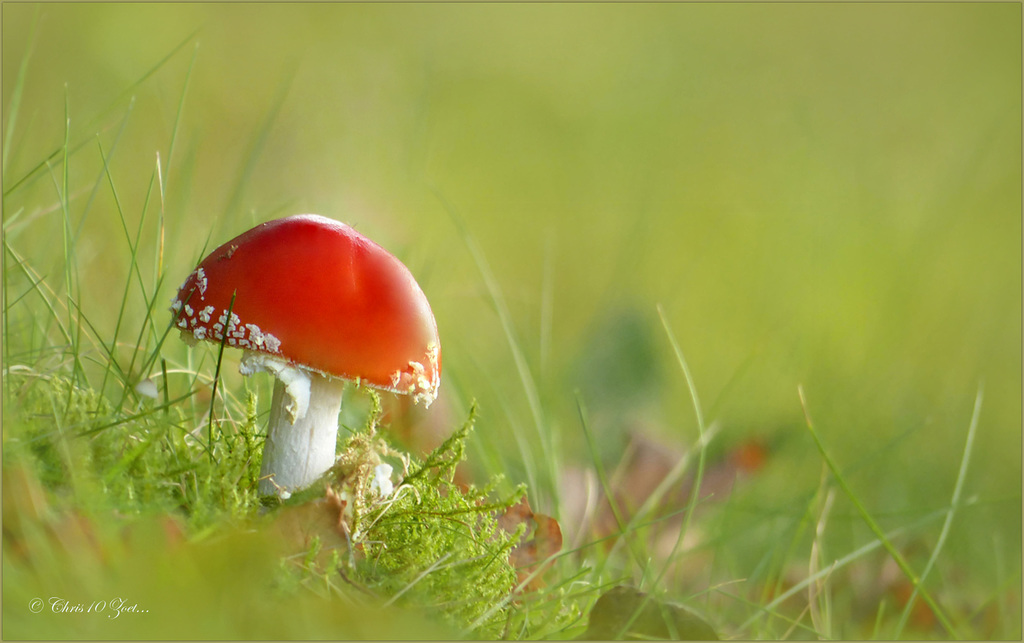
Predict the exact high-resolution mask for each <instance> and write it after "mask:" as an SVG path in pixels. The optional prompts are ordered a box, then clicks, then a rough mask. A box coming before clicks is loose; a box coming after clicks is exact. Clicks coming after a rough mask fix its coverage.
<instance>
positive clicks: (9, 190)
mask: <svg viewBox="0 0 1024 643" xmlns="http://www.w3.org/2000/svg"><path fill="white" fill-rule="evenodd" d="M198 33H199V30H198V29H197V30H196V31H193V32H192V33H190V34H189V35H188V36H187V37H186V38H185V39H184V40H182V41H181V42H180V43H178V44H177V45H176V46H175V47H174V48H173V49H172V50H171V51H170V52H169V53H168V54H167V55H166V56H164V57H163V58H161V59H160V61H159V62H157V63H156V64H155V65H153V66H152V67H151V68H150V69H149V70H148V71H146V73H144V74H143V75H142V76H140V77H139V78H138V80H136V81H135V82H134V83H132V84H131V85H129V86H128V87H127V88H125V90H124V91H123V92H121V93H120V94H119V95H118V97H117V98H115V99H114V100H113V101H111V102H110V104H109V105H108V106H107V107H105V108H103V109H102V110H100V111H99V112H98V113H97V115H96V116H95V117H93V119H92V120H91V121H89V122H88V123H86V125H85V127H84V128H83V131H86V132H90V131H92V130H93V129H94V128H95V127H96V124H97V123H98V122H99V121H100V120H101V119H102V118H103V117H104V116H106V115H107V113H109V112H110V111H111V110H112V109H114V107H116V106H117V105H119V104H121V102H122V101H123V100H124V99H125V97H127V96H130V95H131V93H132V92H134V91H135V89H136V88H137V87H138V86H139V85H141V84H142V83H144V82H145V81H146V80H147V79H149V77H150V76H152V75H153V74H155V73H156V72H157V71H158V70H159V69H160V68H161V67H163V66H164V65H165V64H166V63H167V61H169V60H170V59H171V58H172V57H174V54H176V53H177V52H178V50H180V49H181V48H182V47H184V46H185V45H186V44H187V43H188V42H189V41H190V40H192V39H193V38H195V36H196V34H198ZM90 140H92V135H91V134H90V135H89V137H88V138H86V139H84V140H83V141H81V142H80V143H77V144H76V145H75V146H74V147H73V148H72V149H71V151H70V153H71V154H72V155H73V154H74V153H75V152H77V151H78V150H80V149H82V147H84V146H85V145H86V144H87V143H88V142H89V141H90ZM66 151H67V147H66V146H65V147H59V148H57V149H55V150H54V151H53V152H51V153H50V154H48V155H47V156H46V157H45V158H44V159H43V160H42V161H40V162H39V163H38V164H36V165H35V166H34V167H33V168H31V169H30V170H29V171H28V172H26V173H25V174H24V175H23V176H22V177H21V178H20V179H18V180H17V181H15V182H14V183H12V184H11V185H10V187H7V185H6V182H5V185H4V188H5V189H4V193H3V195H4V196H5V197H6V196H8V195H10V194H11V193H12V192H14V190H16V189H18V188H19V187H20V186H21V185H22V184H23V183H25V182H26V181H29V180H30V179H34V177H36V176H37V175H39V172H41V171H42V170H44V169H46V168H47V167H50V164H51V162H53V161H54V160H56V159H57V158H60V157H61V156H62V154H61V153H62V152H66ZM64 156H65V157H66V156H67V155H66V154H65V155H64Z"/></svg>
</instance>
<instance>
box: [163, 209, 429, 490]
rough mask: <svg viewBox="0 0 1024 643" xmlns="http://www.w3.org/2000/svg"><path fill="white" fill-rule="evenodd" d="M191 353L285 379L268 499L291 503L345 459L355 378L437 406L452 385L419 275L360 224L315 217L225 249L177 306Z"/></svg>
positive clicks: (204, 265) (193, 279)
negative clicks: (216, 351)
mask: <svg viewBox="0 0 1024 643" xmlns="http://www.w3.org/2000/svg"><path fill="white" fill-rule="evenodd" d="M171 311H172V312H173V313H174V324H175V325H176V326H177V327H178V328H179V329H180V330H181V334H182V337H183V339H184V340H185V341H186V342H187V343H189V344H190V345H194V344H195V343H196V341H197V340H202V339H205V340H209V341H212V342H217V343H224V344H225V345H226V346H228V347H237V348H241V349H243V351H244V355H243V357H242V361H241V363H240V364H239V367H238V370H239V372H241V373H242V374H243V375H251V374H253V373H256V372H258V371H269V372H270V373H273V375H274V377H275V379H276V381H275V383H274V396H273V399H272V401H271V409H270V425H269V427H268V430H267V442H266V446H265V447H264V449H263V464H262V468H261V470H260V493H261V494H264V495H271V494H278V495H280V496H282V497H287V496H288V495H290V494H291V493H292V492H294V491H296V490H299V489H303V488H305V487H308V486H309V485H310V484H312V483H313V482H314V481H316V479H317V478H319V477H320V476H321V475H323V474H324V473H325V472H326V471H327V470H328V469H330V468H331V466H332V465H333V464H334V461H335V442H336V440H337V433H338V413H339V411H340V410H341V399H342V391H343V389H344V384H345V381H346V380H354V381H356V382H358V383H362V384H367V385H370V386H373V387H376V388H379V389H384V390H387V391H393V392H395V393H403V394H409V395H412V396H413V400H414V401H417V402H424V403H425V405H427V406H429V405H430V403H431V402H432V401H433V400H434V398H436V397H437V389H438V386H439V385H440V380H441V344H440V340H439V338H438V335H437V324H436V322H435V321H434V314H433V313H432V312H431V310H430V304H429V303H427V298H426V295H424V294H423V291H422V290H421V289H420V287H419V285H418V284H417V283H416V280H415V279H414V278H413V276H412V274H411V273H410V272H409V269H408V268H406V267H405V265H403V264H402V262H401V261H399V260H398V259H396V258H395V257H393V256H392V255H391V254H389V253H388V252H387V251H386V250H384V249H383V248H382V247H380V246H378V245H377V244H375V243H374V242H372V241H370V240H369V239H367V238H366V237H364V236H362V235H361V234H359V233H358V232H356V231H355V230H353V229H352V228H351V227H349V226H347V225H345V224H343V223H339V222H337V221H334V220H333V219H328V218H326V217H321V216H318V215H312V214H301V215H295V216H291V217H285V218H283V219H277V220H275V221H268V222H266V223H262V224H260V225H258V226H256V227H255V228H253V229H251V230H249V231H248V232H244V233H242V234H241V235H239V236H238V237H235V238H234V239H232V240H231V241H228V242H227V243H225V244H224V245H222V246H221V247H219V248H217V249H216V250H214V251H213V252H212V253H210V255H209V256H208V257H206V259H204V260H203V261H202V262H201V263H200V264H199V266H198V267H197V268H196V269H195V271H193V272H192V274H190V275H189V276H188V279H186V280H185V283H184V284H182V286H181V288H180V289H179V290H178V294H177V296H176V297H175V298H174V300H173V303H172V304H171Z"/></svg>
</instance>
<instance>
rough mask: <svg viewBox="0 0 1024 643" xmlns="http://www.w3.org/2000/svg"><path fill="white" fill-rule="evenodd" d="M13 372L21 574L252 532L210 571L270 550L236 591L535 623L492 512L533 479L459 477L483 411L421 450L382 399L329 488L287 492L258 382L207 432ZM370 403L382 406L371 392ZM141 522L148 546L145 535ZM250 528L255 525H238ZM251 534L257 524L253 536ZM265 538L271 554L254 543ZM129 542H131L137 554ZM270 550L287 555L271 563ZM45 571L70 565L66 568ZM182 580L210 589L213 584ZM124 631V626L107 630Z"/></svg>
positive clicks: (449, 618)
mask: <svg viewBox="0 0 1024 643" xmlns="http://www.w3.org/2000/svg"><path fill="white" fill-rule="evenodd" d="M8 384H9V389H8V390H9V391H10V394H11V397H10V398H9V401H12V402H15V403H16V404H15V405H13V406H14V409H16V410H13V409H12V411H11V413H9V414H8V416H7V417H6V418H5V419H6V421H5V427H4V475H5V479H4V483H5V493H6V495H5V499H9V500H10V502H5V513H4V533H5V538H6V539H7V546H6V547H5V558H4V565H5V572H7V573H9V574H10V576H9V577H10V578H12V579H13V578H21V577H23V576H24V575H25V574H30V570H31V569H33V568H39V566H40V560H39V558H40V557H42V558H43V559H44V560H45V559H52V557H53V556H66V555H70V556H73V557H74V558H75V559H77V560H78V561H79V562H81V561H82V559H88V560H91V561H92V562H93V565H87V567H91V568H93V569H96V570H99V569H102V567H103V566H102V562H103V561H104V560H105V559H108V558H109V557H111V556H115V555H123V556H125V558H124V560H125V561H130V560H132V559H135V560H136V562H137V560H138V558H139V557H140V556H141V557H143V558H146V559H147V560H149V559H151V557H152V556H153V554H154V552H155V551H156V550H159V549H161V548H162V547H165V546H167V547H172V546H173V547H180V546H181V545H180V543H204V544H209V543H215V542H218V541H220V542H237V541H238V540H239V539H242V540H247V541H249V542H248V543H247V544H246V545H245V546H244V547H243V548H242V551H244V552H245V556H244V560H243V559H242V557H240V556H239V555H237V553H228V552H222V553H224V554H225V558H224V560H221V561H218V562H217V563H216V572H215V571H214V570H212V569H211V570H207V571H209V572H210V573H221V572H222V571H223V572H224V573H227V574H228V575H229V576H231V575H233V574H235V573H236V571H240V570H236V571H232V566H233V565H237V566H238V567H239V568H241V567H251V565H252V562H253V559H252V558H251V557H252V556H257V557H259V558H261V559H262V562H260V563H259V564H257V565H256V569H257V570H260V571H259V573H256V574H254V575H253V577H251V578H250V579H249V581H250V584H249V585H247V586H246V587H245V588H244V589H243V588H234V591H239V590H240V589H242V591H244V592H247V593H249V594H251V595H252V596H253V597H262V598H261V601H260V602H261V603H263V602H265V601H266V600H267V599H268V598H272V599H273V601H272V602H275V603H280V604H285V603H292V602H295V601H299V602H302V601H303V600H306V601H308V600H315V599H328V600H330V599H334V600H341V601H342V603H346V604H350V605H352V604H354V605H359V606H362V607H365V609H367V610H370V612H372V611H373V610H381V609H383V610H385V611H387V610H392V611H394V610H402V611H411V613H412V614H414V615H416V616H414V618H415V619H419V620H423V621H424V622H427V623H429V624H430V625H427V626H425V627H426V628H427V629H426V630H424V631H423V632H421V633H420V634H419V635H420V636H422V635H425V634H427V633H430V632H432V631H433V632H435V633H441V632H446V633H447V634H446V635H444V636H469V637H472V638H497V637H501V636H502V635H503V634H507V632H508V630H509V628H510V627H516V628H518V629H519V630H524V629H525V630H526V631H530V630H532V629H535V628H534V626H533V625H531V622H530V620H531V619H530V618H527V617H525V616H524V615H523V614H521V613H517V609H516V605H517V603H518V602H519V600H520V599H521V598H522V597H521V596H519V597H517V595H516V589H517V588H516V585H517V577H516V571H515V569H514V568H513V567H512V565H511V563H510V561H509V552H510V550H511V549H512V547H513V546H514V544H515V542H516V541H517V540H518V538H519V537H520V536H521V535H522V532H523V530H524V527H521V528H519V529H518V530H517V531H515V532H512V533H509V532H508V531H504V530H502V529H500V528H499V527H498V522H497V516H498V515H499V514H500V513H501V512H503V511H504V510H506V509H507V508H508V507H510V506H512V505H513V504H515V503H516V502H517V501H518V500H519V499H520V498H521V497H522V495H523V493H524V492H525V489H524V488H522V487H519V488H516V489H514V490H513V492H512V493H506V494H505V495H504V496H502V497H497V496H496V495H495V489H496V488H497V486H498V483H499V481H498V480H494V481H492V483H491V484H488V485H487V486H485V487H483V488H477V487H475V486H469V487H463V486H460V485H458V484H456V483H455V482H454V481H453V480H454V474H455V467H456V466H457V465H458V464H459V463H460V462H461V461H463V460H464V458H465V453H466V441H467V439H469V437H470V433H471V430H472V428H473V424H474V421H475V418H474V416H473V414H471V415H470V417H469V418H468V419H467V420H466V421H465V422H464V423H463V424H462V426H461V427H459V428H458V429H457V430H455V431H454V432H453V433H452V435H451V437H450V438H449V439H447V440H446V441H445V442H444V443H443V444H442V445H441V446H439V447H438V448H437V449H435V450H434V451H433V452H432V453H430V454H429V455H428V456H426V457H425V458H424V459H423V461H422V462H420V461H417V460H416V459H414V458H411V457H409V456H406V455H405V454H403V453H401V452H400V451H398V450H396V449H395V448H394V447H393V446H391V445H390V444H389V443H388V440H387V438H386V434H385V433H384V432H383V430H382V429H381V427H380V426H379V423H378V422H379V404H377V403H374V404H373V409H374V410H373V412H372V413H371V414H370V416H369V418H368V420H367V423H366V426H365V427H364V428H363V430H361V431H359V432H356V433H355V434H353V435H352V436H351V437H350V438H349V439H348V440H347V442H346V443H345V444H343V445H342V449H341V451H340V454H339V461H338V465H337V466H336V467H335V469H333V470H332V471H331V472H330V473H329V474H327V475H326V476H325V477H324V478H323V479H322V481H321V482H322V483H321V484H317V485H314V487H311V488H310V489H308V490H306V491H304V492H301V493H299V494H296V495H295V496H293V497H291V498H289V499H288V500H287V501H285V502H283V503H282V502H280V501H277V500H276V499H275V500H268V499H267V498H263V499H261V498H260V497H259V496H258V494H257V487H258V472H259V451H260V446H261V442H262V438H261V436H260V434H259V431H258V428H257V426H256V425H257V415H256V406H257V405H256V399H255V396H254V395H252V394H250V395H249V397H248V399H247V404H246V405H245V409H244V410H245V411H246V412H245V413H244V414H243V416H242V417H241V418H239V419H238V421H237V422H233V421H232V422H219V423H214V426H216V427H218V428H217V429H214V432H213V440H212V442H210V441H209V434H207V435H205V436H204V435H201V429H203V428H204V427H202V426H201V425H200V426H199V427H198V428H199V429H200V431H197V430H192V431H189V430H187V427H188V426H189V423H188V422H187V421H186V418H185V414H184V413H183V412H182V410H181V409H180V408H178V407H173V406H172V407H164V408H159V407H158V405H154V404H150V403H146V404H145V405H144V406H142V407H140V408H139V409H138V412H136V413H133V414H129V415H128V416H127V417H121V418H120V419H116V416H114V415H112V414H111V408H110V407H111V405H110V403H109V402H107V401H106V400H104V399H103V398H102V397H100V396H99V395H97V394H96V393H95V392H94V391H92V390H90V389H88V388H83V387H80V386H77V385H75V384H74V383H73V382H72V381H71V380H70V379H68V378H65V377H60V376H45V377H44V376H41V375H39V374H36V373H30V372H21V373H19V374H17V375H11V376H10V377H9V378H8ZM371 399H372V400H374V402H376V396H372V397H371ZM207 428H208V427H207ZM211 444H212V446H211ZM384 460H387V461H391V462H394V463H395V464H396V467H395V468H396V474H397V475H396V479H397V483H396V484H395V488H394V490H393V492H392V493H390V494H389V495H387V496H385V495H383V494H382V493H381V492H380V490H379V489H378V488H376V487H374V485H373V484H372V477H373V475H374V467H375V466H376V465H377V464H379V463H381V462H382V461H384ZM139 532H145V533H146V534H148V535H149V536H152V537H153V538H154V540H153V542H149V543H142V542H139V540H138V538H137V536H136V535H135V534H137V533H139ZM246 532H249V533H250V536H248V537H245V536H242V535H241V534H244V533H246ZM253 532H255V533H257V534H260V535H259V536H257V537H256V538H255V541H253V537H252V535H251V534H252V533H253ZM74 534H77V536H76V535H74ZM261 541H262V542H263V543H264V545H265V546H266V549H265V550H264V551H262V552H260V551H259V546H258V545H257V544H255V543H259V542H261ZM124 542H130V543H131V545H129V546H128V548H127V550H126V549H124V547H123V545H122V543H124ZM69 543H70V544H69ZM193 546H200V547H201V546H202V545H193ZM254 547H255V549H254ZM186 549H188V548H186ZM61 550H64V551H61ZM115 551H116V552H117V553H114V552H115ZM179 553H180V550H179ZM8 554H10V555H8ZM193 555H195V552H192V553H191V554H188V555H185V557H186V558H191V557H192V556H193ZM169 560H174V556H171V557H170V558H169ZM273 560H279V561H280V564H277V565H275V564H272V562H271V563H268V561H273ZM150 562H151V560H150ZM160 567H162V568H163V567H165V565H161V566H160ZM118 570H120V571H123V570H121V567H120V566H118V565H115V566H114V568H113V572H112V573H114V574H115V575H117V574H119V573H120V571H118ZM168 571H169V570H168ZM50 572H52V573H53V574H54V575H55V576H59V575H60V570H59V569H51V570H50ZM204 576H205V574H204ZM99 577H100V578H103V577H104V574H103V573H100V574H99ZM51 580H52V578H51ZM181 584H182V583H181V582H180V580H179V581H176V582H174V583H172V585H173V586H180V585H181ZM34 585H35V583H30V584H29V585H28V587H32V586H34ZM25 589H26V588H25V587H23V588H22V590H21V591H16V592H15V593H16V594H17V595H19V596H20V595H22V594H23V593H24V590H25ZM39 591H40V592H41V591H43V590H42V589H41V588H40V590H39ZM47 591H50V592H52V591H53V588H51V589H50V590H47ZM186 591H189V592H195V593H197V594H199V595H206V594H207V593H208V592H209V591H210V588H209V587H190V588H188V589H187V590H186ZM40 595H42V594H40ZM241 599H242V597H239V600H241ZM136 601H137V598H136ZM80 602H81V601H80ZM90 604H91V603H90ZM47 609H50V608H49V607H47ZM155 609H156V608H155V607H154V606H153V605H152V604H151V605H150V607H149V608H147V610H149V611H152V610H155ZM149 611H147V614H148V613H149ZM276 611H277V610H271V613H274V612H276ZM558 611H560V612H561V616H559V618H560V619H561V621H566V620H572V619H574V618H577V617H578V611H576V612H573V611H572V610H564V609H562V610H558ZM127 616H129V615H128V614H125V616H124V617H127ZM133 616H135V617H136V618H141V617H142V616H144V615H143V614H138V615H133ZM556 616H558V615H557V614H556ZM124 617H119V618H124ZM533 619H534V620H536V616H534V617H533ZM546 620H547V621H550V620H551V615H550V614H548V615H546ZM96 622H98V623H101V624H104V625H109V623H102V621H96ZM18 623H19V621H18V619H15V621H14V625H12V626H11V627H9V628H6V629H5V634H9V635H11V636H14V637H18V636H20V635H26V634H28V632H29V631H30V630H22V629H19V625H18ZM22 624H23V625H28V624H27V623H22ZM122 624H123V621H122ZM379 625H380V628H379V632H383V635H384V636H385V637H390V636H391V635H393V634H396V631H395V630H394V628H392V627H391V626H390V625H388V624H385V623H381V624H379ZM548 626H549V627H550V624H549V625H548ZM362 627H363V628H364V629H362V630H359V631H362V632H364V633H366V634H368V635H370V636H372V635H373V632H375V631H377V630H375V629H374V627H373V626H372V625H366V624H364V625H363V626H362ZM432 628H433V629H432ZM31 631H35V630H31ZM115 631H121V632H123V630H108V629H103V628H100V629H99V630H97V632H99V633H102V634H104V635H108V634H110V633H111V632H115ZM129 631H135V630H129ZM137 631H145V630H144V629H139V630H137ZM174 631H181V629H180V627H179V628H178V629H175V630H174ZM186 631H187V630H186ZM54 632H55V633H57V634H59V633H60V632H61V630H60V629H59V628H57V629H56V630H54ZM235 635H237V636H241V634H240V633H239V632H235ZM439 635H441V634H439Z"/></svg>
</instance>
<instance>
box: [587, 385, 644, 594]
mask: <svg viewBox="0 0 1024 643" xmlns="http://www.w3.org/2000/svg"><path fill="white" fill-rule="evenodd" d="M576 409H577V410H578V412H579V416H580V425H581V426H582V427H583V435H584V437H585V438H586V440H587V447H588V448H589V449H590V458H591V460H592V461H593V463H594V470H595V471H596V472H597V479H598V481H599V482H600V483H601V490H602V491H603V492H604V497H605V499H606V500H607V501H608V506H609V507H610V508H611V510H612V516H613V517H614V518H615V526H616V527H617V528H618V533H617V534H615V536H616V537H617V540H616V544H617V543H620V542H621V543H623V544H624V545H625V547H626V549H627V550H628V551H629V554H630V556H631V557H632V558H633V560H634V561H635V562H636V564H637V566H638V567H641V568H642V567H645V565H644V560H643V557H642V556H641V555H640V554H639V553H638V552H637V551H635V550H634V548H633V542H632V539H631V538H630V537H629V536H630V535H631V534H632V533H634V532H632V531H630V530H629V529H627V524H626V522H625V521H624V520H623V518H622V512H621V510H620V508H619V503H618V502H617V501H616V499H615V492H614V490H613V489H612V485H611V483H610V482H609V481H608V474H607V473H606V472H605V470H604V464H603V463H602V462H601V456H600V454H599V453H598V450H597V446H596V445H595V444H594V438H593V435H592V434H591V431H590V423H589V422H588V420H587V410H586V407H585V406H584V404H583V398H582V397H581V396H580V394H579V392H578V391H577V393H576ZM611 558H612V556H611V553H610V552H609V554H608V555H607V556H604V557H602V558H601V561H600V562H599V563H598V564H597V567H596V571H597V573H598V574H600V573H601V572H603V571H604V567H605V565H606V564H607V563H608V562H609V560H610V559H611Z"/></svg>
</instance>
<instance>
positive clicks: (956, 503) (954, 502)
mask: <svg viewBox="0 0 1024 643" xmlns="http://www.w3.org/2000/svg"><path fill="white" fill-rule="evenodd" d="M982 399H984V390H983V387H982V386H980V385H979V386H978V394H977V396H976V397H975V398H974V411H973V412H972V413H971V423H970V425H969V426H968V427H967V442H966V443H965V444H964V454H963V457H962V458H961V459H960V472H959V473H958V474H957V477H956V484H955V485H954V486H953V497H952V498H951V499H950V501H949V510H948V511H947V512H946V520H945V521H944V522H943V523H942V530H941V531H940V533H939V540H938V542H936V543H935V549H934V550H932V555H931V556H930V557H929V558H928V562H927V563H926V564H925V566H924V570H923V571H922V572H921V580H920V582H921V583H922V584H923V583H924V581H925V579H927V578H928V574H929V573H931V571H932V568H933V567H934V566H935V561H936V560H938V558H939V553H941V552H942V548H943V546H944V545H945V544H946V537H947V536H949V529H950V527H951V526H952V524H953V517H954V516H955V515H956V512H957V509H959V508H960V496H961V495H962V493H963V489H964V480H965V479H966V477H967V465H968V464H969V463H970V461H971V451H972V449H973V447H974V435H975V433H976V432H977V430H978V417H979V416H980V415H981V401H982ZM918 587H919V586H918V585H915V586H914V590H913V591H912V592H911V593H910V598H909V599H907V604H906V605H905V606H904V607H903V613H902V614H900V620H899V623H898V624H897V625H896V632H895V633H894V634H893V638H896V639H898V638H900V636H901V635H902V634H903V628H904V627H906V625H907V620H908V619H909V618H910V613H911V610H913V608H914V602H915V601H916V600H917V596H918V594H919V591H918Z"/></svg>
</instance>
